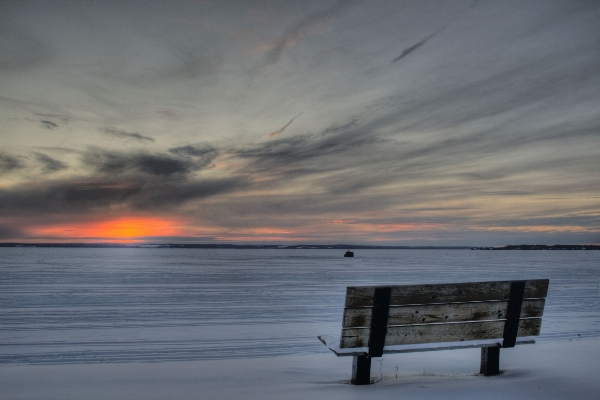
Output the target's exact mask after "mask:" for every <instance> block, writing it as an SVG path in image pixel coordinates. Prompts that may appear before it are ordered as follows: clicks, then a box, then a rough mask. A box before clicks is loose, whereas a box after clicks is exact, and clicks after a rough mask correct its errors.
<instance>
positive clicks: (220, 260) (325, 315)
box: [0, 248, 600, 364]
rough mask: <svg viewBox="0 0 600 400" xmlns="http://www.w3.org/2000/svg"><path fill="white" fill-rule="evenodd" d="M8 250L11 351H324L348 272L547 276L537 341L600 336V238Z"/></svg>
mask: <svg viewBox="0 0 600 400" xmlns="http://www.w3.org/2000/svg"><path fill="white" fill-rule="evenodd" d="M355 254H356V257H355V258H343V257H342V255H343V251H340V250H230V249H214V250H213V249H68V248H2V249H0V363H3V364H6V363H19V364H61V363H99V362H132V361H136V362H137V361H144V362H148V361H149V362H159V361H185V360H207V359H230V358H254V357H269V356H276V355H301V354H315V353H327V352H328V350H327V349H326V348H325V347H324V346H323V345H322V344H321V343H320V342H319V341H318V340H317V338H316V336H317V335H318V334H322V333H328V332H335V333H339V329H340V327H341V319H342V310H343V300H344V295H345V288H346V286H349V285H370V284H408V283H439V282H461V281H484V280H512V279H533V278H548V279H550V288H549V293H548V299H547V303H546V310H545V313H544V322H543V324H542V336H541V338H540V341H552V340H563V341H564V340H569V339H573V340H574V339H578V338H579V337H599V336H600V252H599V251H471V250H356V251H355Z"/></svg>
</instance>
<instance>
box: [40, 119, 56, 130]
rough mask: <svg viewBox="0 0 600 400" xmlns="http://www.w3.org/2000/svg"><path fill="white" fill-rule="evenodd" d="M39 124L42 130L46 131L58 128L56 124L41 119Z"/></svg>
mask: <svg viewBox="0 0 600 400" xmlns="http://www.w3.org/2000/svg"><path fill="white" fill-rule="evenodd" d="M40 124H41V125H42V127H43V128H46V129H56V128H58V124H56V123H54V122H52V121H48V120H46V119H43V120H41V121H40Z"/></svg>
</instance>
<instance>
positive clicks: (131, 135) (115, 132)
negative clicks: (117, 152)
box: [100, 128, 155, 142]
mask: <svg viewBox="0 0 600 400" xmlns="http://www.w3.org/2000/svg"><path fill="white" fill-rule="evenodd" d="M100 131H101V132H103V133H104V134H106V135H109V136H111V137H114V138H117V139H125V140H134V141H139V142H154V141H155V140H154V138H152V137H150V136H146V135H142V134H140V133H137V132H126V131H123V130H120V129H117V128H100Z"/></svg>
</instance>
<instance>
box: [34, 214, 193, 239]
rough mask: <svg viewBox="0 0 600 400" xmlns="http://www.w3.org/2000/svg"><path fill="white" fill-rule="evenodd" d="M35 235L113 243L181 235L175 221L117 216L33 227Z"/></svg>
mask: <svg viewBox="0 0 600 400" xmlns="http://www.w3.org/2000/svg"><path fill="white" fill-rule="evenodd" d="M33 233H34V234H35V235H36V236H52V237H54V238H56V239H63V240H64V239H69V240H72V239H94V240H101V241H105V242H114V243H132V242H137V241H139V240H140V239H141V238H144V237H148V236H176V235H181V233H182V232H181V230H180V229H178V228H177V226H176V222H174V221H171V220H167V219H161V218H119V219H114V220H110V221H101V222H89V223H80V224H65V225H52V226H45V227H40V228H34V229H33Z"/></svg>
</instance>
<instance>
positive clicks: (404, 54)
mask: <svg viewBox="0 0 600 400" xmlns="http://www.w3.org/2000/svg"><path fill="white" fill-rule="evenodd" d="M434 36H435V34H432V35H429V36H427V37H426V38H425V39H423V40H421V41H420V42H418V43H416V44H413V45H412V46H410V47H407V48H406V49H404V50H403V51H402V53H400V55H399V56H398V57H396V58H394V59H393V60H392V62H393V63H395V62H397V61H400V60H401V59H403V58H404V57H406V56H407V55H409V54H410V53H412V52H413V51H415V50H417V49H418V48H419V47H421V46H423V45H424V44H425V43H427V42H428V41H429V40H431V38H433V37H434Z"/></svg>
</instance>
